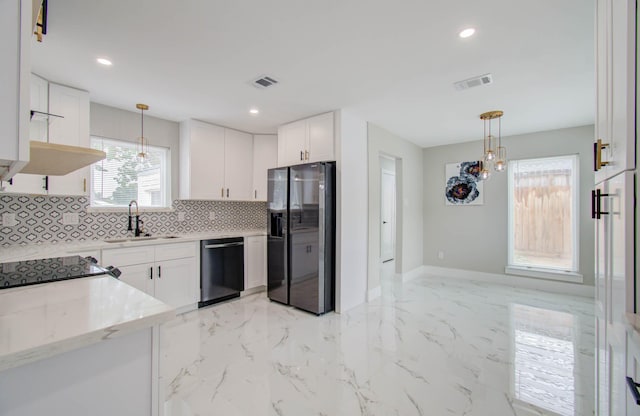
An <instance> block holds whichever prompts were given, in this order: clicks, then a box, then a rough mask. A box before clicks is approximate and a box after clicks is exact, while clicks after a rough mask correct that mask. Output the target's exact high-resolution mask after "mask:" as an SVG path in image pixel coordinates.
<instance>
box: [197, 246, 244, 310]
mask: <svg viewBox="0 0 640 416" xmlns="http://www.w3.org/2000/svg"><path fill="white" fill-rule="evenodd" d="M243 290H244V242H243V238H242V237H234V238H216V239H212V240H202V241H201V242H200V302H198V307H199V308H202V307H203V306H207V305H211V304H212V303H216V302H221V301H223V300H227V299H231V298H235V297H238V296H240V292H241V291H243Z"/></svg>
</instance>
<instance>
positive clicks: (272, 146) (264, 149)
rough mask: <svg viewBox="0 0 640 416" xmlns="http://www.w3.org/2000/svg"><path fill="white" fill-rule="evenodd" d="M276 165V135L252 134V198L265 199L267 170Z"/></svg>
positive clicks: (255, 199)
mask: <svg viewBox="0 0 640 416" xmlns="http://www.w3.org/2000/svg"><path fill="white" fill-rule="evenodd" d="M277 165H278V136H276V135H271V134H256V135H255V136H253V200H254V201H266V200H267V171H268V170H269V169H271V168H275V167H276V166H277Z"/></svg>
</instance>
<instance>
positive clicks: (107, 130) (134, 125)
mask: <svg viewBox="0 0 640 416" xmlns="http://www.w3.org/2000/svg"><path fill="white" fill-rule="evenodd" d="M89 128H90V132H91V135H92V136H99V137H106V138H109V139H120V140H127V141H131V142H135V141H137V139H138V137H140V112H139V111H138V112H134V111H125V110H120V109H118V108H114V107H109V106H106V105H102V104H98V103H91V123H90V127H89ZM144 135H145V137H148V138H149V144H150V145H152V146H162V147H168V148H169V151H170V154H171V199H170V201H173V200H174V199H176V198H178V195H179V194H178V176H179V175H178V173H179V169H178V157H179V144H180V125H179V124H178V123H176V122H173V121H168V120H164V119H161V118H156V117H150V116H148V115H147V114H145V115H144Z"/></svg>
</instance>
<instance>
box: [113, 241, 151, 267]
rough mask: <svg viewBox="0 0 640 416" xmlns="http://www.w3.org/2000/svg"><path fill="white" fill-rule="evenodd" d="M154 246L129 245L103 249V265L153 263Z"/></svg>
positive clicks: (117, 265)
mask: <svg viewBox="0 0 640 416" xmlns="http://www.w3.org/2000/svg"><path fill="white" fill-rule="evenodd" d="M153 261H154V247H153V246H142V247H127V248H113V249H104V250H102V265H103V266H115V267H120V266H132V265H134V264H145V263H153Z"/></svg>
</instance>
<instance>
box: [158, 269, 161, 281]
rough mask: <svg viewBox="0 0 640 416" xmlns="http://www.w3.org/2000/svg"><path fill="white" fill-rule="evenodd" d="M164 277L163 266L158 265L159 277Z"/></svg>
mask: <svg viewBox="0 0 640 416" xmlns="http://www.w3.org/2000/svg"><path fill="white" fill-rule="evenodd" d="M161 277H162V266H158V279H160V278H161Z"/></svg>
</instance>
